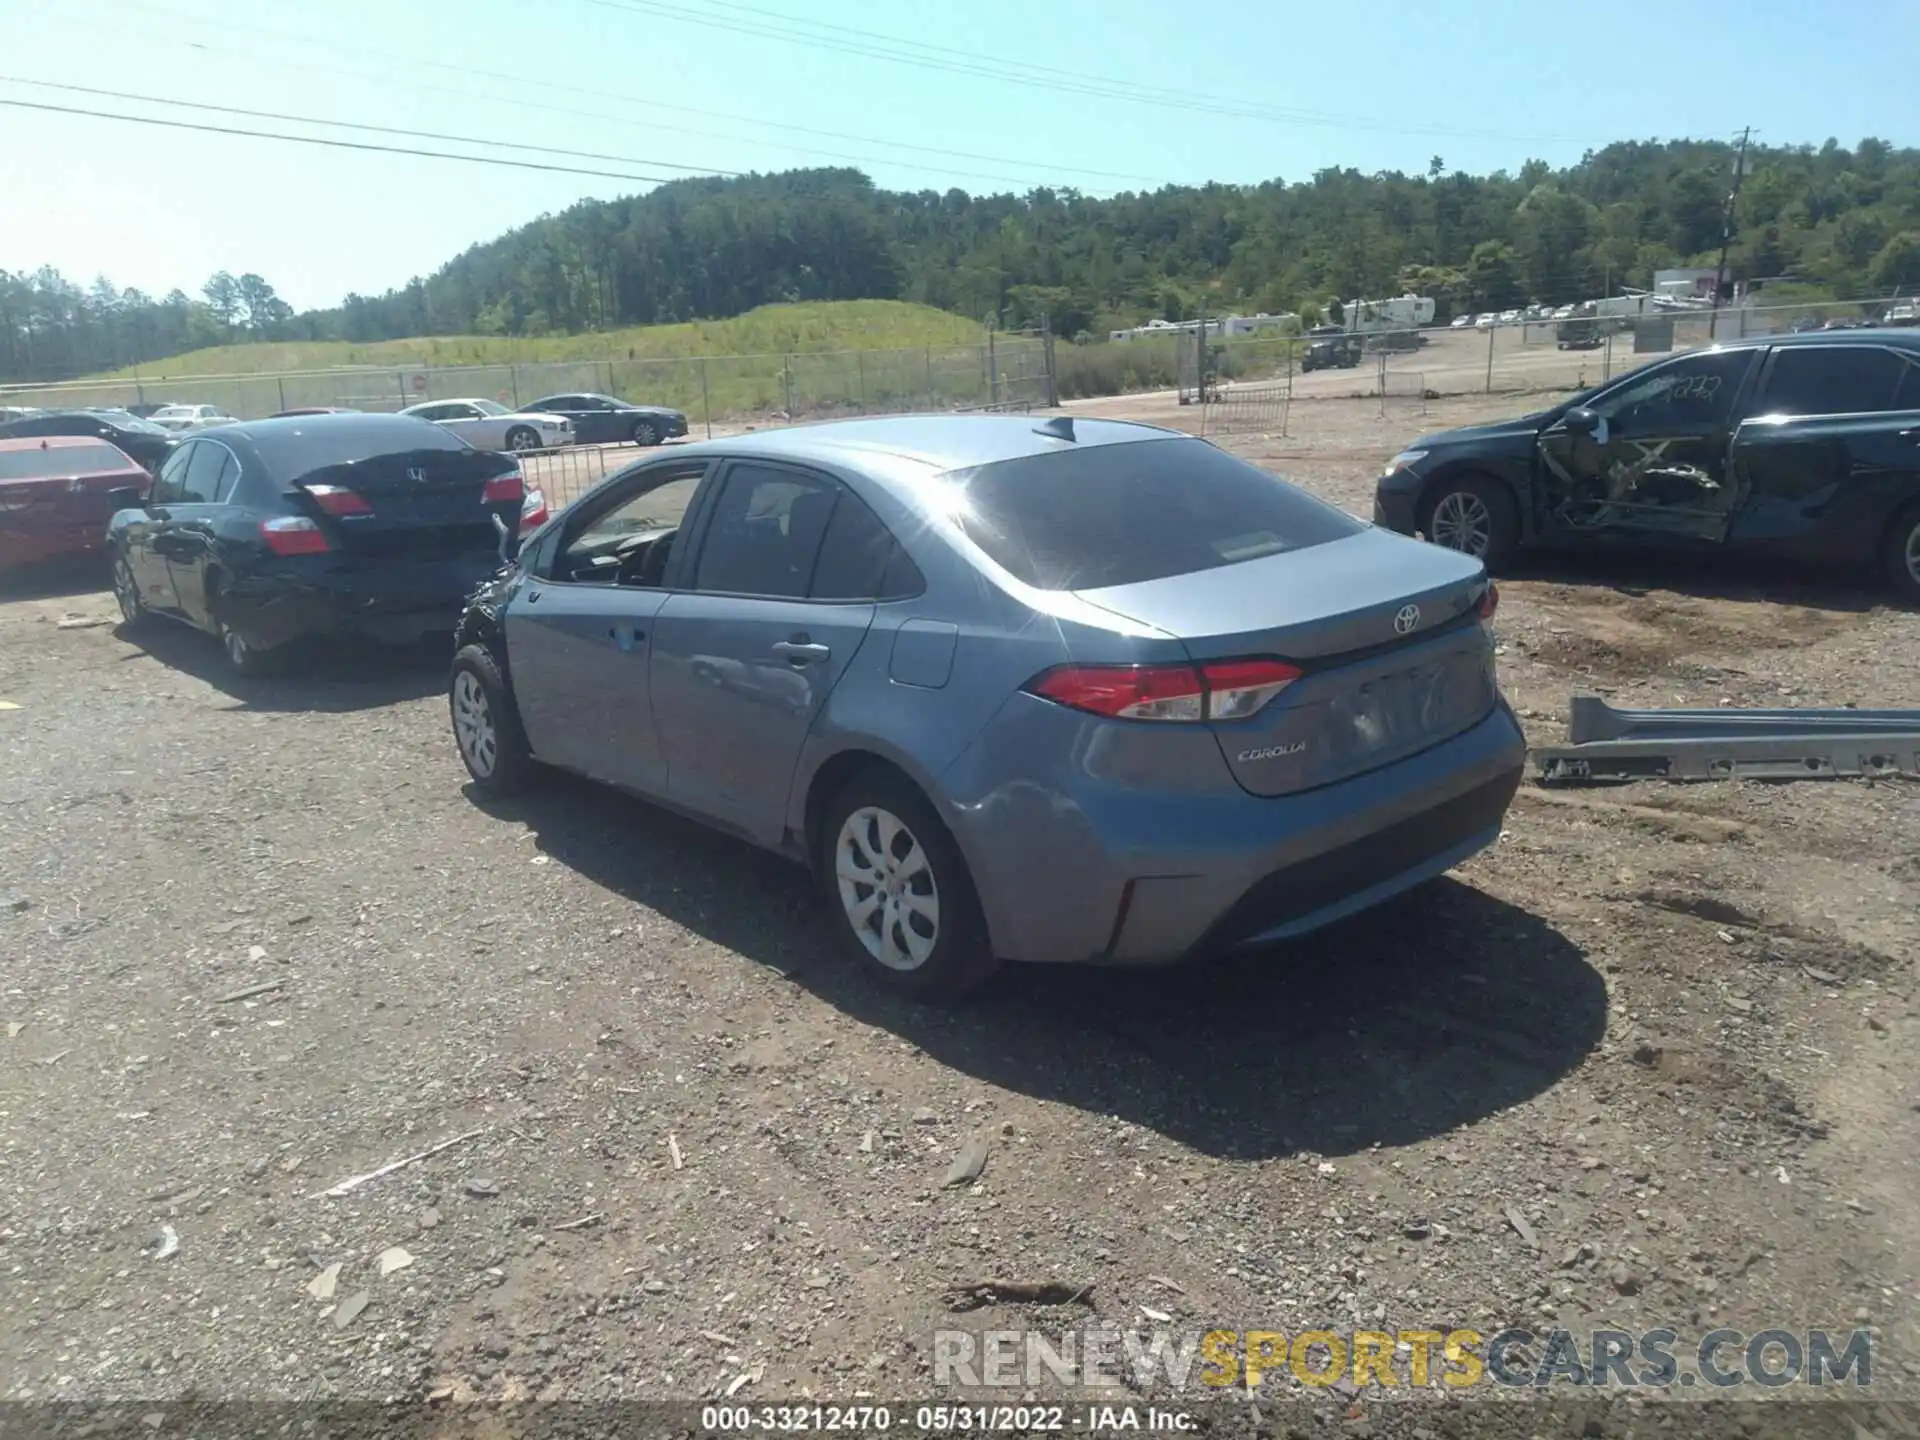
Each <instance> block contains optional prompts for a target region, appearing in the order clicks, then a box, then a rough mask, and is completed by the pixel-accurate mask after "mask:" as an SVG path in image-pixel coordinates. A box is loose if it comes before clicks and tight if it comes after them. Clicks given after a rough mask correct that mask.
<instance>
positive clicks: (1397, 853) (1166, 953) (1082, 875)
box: [949, 702, 1526, 965]
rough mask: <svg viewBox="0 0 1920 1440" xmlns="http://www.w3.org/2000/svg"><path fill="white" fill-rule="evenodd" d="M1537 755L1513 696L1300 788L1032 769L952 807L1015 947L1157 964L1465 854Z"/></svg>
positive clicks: (992, 910)
mask: <svg viewBox="0 0 1920 1440" xmlns="http://www.w3.org/2000/svg"><path fill="white" fill-rule="evenodd" d="M1525 759H1526V739H1525V737H1524V736H1523V735H1522V733H1521V731H1520V727H1519V724H1518V722H1517V721H1516V720H1515V719H1514V717H1513V714H1512V711H1511V710H1510V709H1509V708H1508V707H1507V706H1506V704H1505V703H1504V702H1502V703H1500V704H1498V705H1496V706H1495V708H1494V709H1493V710H1492V712H1490V713H1489V714H1488V715H1487V716H1486V717H1485V718H1484V719H1483V720H1481V721H1479V722H1478V723H1477V724H1475V725H1474V726H1472V727H1471V728H1470V729H1468V730H1466V731H1464V732H1462V733H1460V734H1458V735H1455V736H1453V737H1452V738H1450V739H1448V740H1445V741H1442V742H1441V743H1440V744H1438V745H1434V746H1432V747H1430V748H1428V749H1426V750H1424V751H1421V752H1420V753H1418V754H1416V755H1412V756H1408V757H1407V758H1405V759H1403V760H1399V761H1396V762H1394V763H1392V764H1389V765H1384V766H1382V767H1380V768H1379V769H1376V770H1371V771H1368V772H1366V773H1365V774H1361V775H1356V776H1353V777H1351V778H1350V779H1346V780H1342V781H1339V782H1336V783H1334V784H1330V785H1325V786H1321V787H1319V788H1317V789H1314V790H1309V791H1305V792H1302V793H1299V794H1294V795H1288V796H1281V797H1276V798H1271V799H1263V798H1260V797H1257V796H1254V795H1250V794H1247V793H1246V792H1245V791H1241V790H1239V789H1238V788H1237V787H1236V788H1234V789H1233V790H1232V791H1231V792H1228V791H1219V792H1213V793H1207V794H1202V795H1195V796H1192V797H1173V796H1167V795H1164V794H1152V793H1141V792H1127V791H1114V792H1109V793H1105V794H1099V795H1094V794H1089V793H1080V794H1077V795H1076V794H1063V793H1058V792H1054V791H1051V790H1050V789H1049V788H1048V787H1046V786H1045V785H1043V784H1040V783H1037V782H1036V781H1035V780H1034V779H1032V778H1031V777H1029V778H1027V779H1026V780H1025V781H1024V782H1016V783H1015V785H1014V786H1012V787H1008V788H1007V789H1005V790H1002V792H1001V793H1000V794H997V795H996V796H994V797H993V798H992V799H990V800H989V801H987V802H986V803H984V804H982V803H969V802H966V801H962V802H960V803H958V804H956V805H955V806H953V807H952V809H951V810H950V812H949V814H950V819H951V821H952V823H953V825H954V829H955V833H956V836H957V837H958V838H959V839H960V841H961V845H962V848H963V850H965V852H966V853H967V856H968V860H969V863H970V864H971V866H972V868H973V871H974V875H975V877H976V881H977V886H976V888H977V889H978V890H979V892H980V899H981V904H982V907H983V909H984V910H985V912H986V917H987V923H988V929H989V931H990V932H991V934H992V937H993V943H994V947H995V949H996V950H997V951H998V952H999V953H1000V954H1001V955H1002V956H1004V957H1005V958H1007V959H1012V960H1034V961H1068V962H1074V961H1078V962H1095V963H1104V964H1120V965H1158V964H1166V963H1169V962H1172V961H1176V960H1179V959H1181V958H1183V957H1184V956H1187V955H1189V954H1191V953H1193V952H1195V951H1197V950H1206V949H1213V948H1219V947H1226V946H1232V945H1237V944H1242V943H1247V942H1256V941H1267V940H1277V939H1283V938H1286V937H1288V936H1293V935H1299V934H1304V933H1306V932H1307V931H1310V930H1314V929H1317V928H1319V927H1320V926H1323V925H1327V924H1331V923H1333V922H1334V921H1336V920H1339V919H1342V918H1344V917H1345V916H1348V915H1351V914H1353V913H1355V912H1356V911H1359V910H1363V909H1366V908H1367V907H1369V906H1371V905H1375V904H1378V903H1379V902H1381V901H1383V900H1385V899H1388V898H1389V897H1391V896H1393V895H1395V894H1398V893H1399V892H1400V891H1402V890H1406V889H1409V888H1411V887H1412V886H1414V885H1417V884H1419V883H1420V882H1421V881H1423V880H1427V879H1430V878H1432V877H1433V876H1435V875H1438V874H1440V873H1442V872H1443V871H1445V870H1447V869H1449V868H1451V867H1452V866H1454V865H1457V864H1459V863H1460V862H1461V861H1462V860H1464V859H1466V858H1467V857H1468V856H1469V855H1472V854H1474V853H1475V852H1476V851H1478V850H1481V849H1484V848H1485V847H1486V846H1488V845H1490V844H1492V843H1493V841H1494V840H1496V839H1497V838H1498V837H1499V834H1500V827H1501V824H1502V822H1503V820H1504V818H1505V815H1506V811H1507V807H1508V805H1509V804H1510V803H1511V802H1512V799H1513V795H1514V792H1515V790H1516V789H1517V788H1518V786H1519V783H1520V779H1521V774H1522V769H1523V766H1524V762H1525Z"/></svg>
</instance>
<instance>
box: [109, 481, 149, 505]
mask: <svg viewBox="0 0 1920 1440" xmlns="http://www.w3.org/2000/svg"><path fill="white" fill-rule="evenodd" d="M107 503H108V504H110V505H112V506H113V508H114V509H116V510H138V509H139V508H140V507H141V506H142V505H144V504H146V503H147V492H146V491H145V490H144V489H142V488H141V487H140V486H138V485H120V486H116V487H115V488H114V489H112V490H109V491H107Z"/></svg>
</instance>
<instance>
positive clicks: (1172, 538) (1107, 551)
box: [949, 439, 1364, 590]
mask: <svg viewBox="0 0 1920 1440" xmlns="http://www.w3.org/2000/svg"><path fill="white" fill-rule="evenodd" d="M949 478H950V479H951V480H952V481H953V482H954V483H956V484H957V485H959V486H960V488H961V492H962V493H961V495H960V496H958V497H956V498H957V499H959V500H960V501H962V502H963V503H960V504H956V505H955V506H954V515H955V518H956V519H957V520H958V522H959V524H960V527H961V529H962V530H963V531H964V532H965V533H966V535H967V538H968V539H970V540H972V541H973V543H974V544H976V545H978V546H979V547H980V548H981V549H982V550H984V551H985V552H986V553H987V555H988V557H989V558H990V559H992V560H993V562H994V563H995V564H996V565H998V566H1000V567H1001V568H1002V569H1003V570H1005V571H1007V572H1008V573H1009V574H1010V575H1012V576H1013V577H1014V578H1015V579H1017V580H1019V581H1021V582H1023V583H1024V584H1027V585H1032V586H1034V587H1036V588H1037V589H1041V590H1098V589H1101V588H1103V587H1105V586H1109V585H1134V584H1138V583H1140V582H1141V581H1145V580H1160V579H1164V578H1166V577H1167V576H1169V575H1190V574H1193V573H1195V572H1196V571H1200V570H1212V569H1215V568H1217V567H1219V566H1222V565H1235V564H1238V563H1239V562H1241V561H1243V560H1257V559H1260V558H1261V557H1263V556H1266V555H1278V554H1281V553H1283V552H1285V551H1289V550H1303V549H1305V548H1306V547H1308V546H1309V545H1324V544H1325V543H1326V542H1328V541H1329V540H1339V539H1341V538H1343V537H1345V536H1348V535H1352V534H1355V533H1357V532H1358V531H1360V530H1361V529H1363V528H1364V527H1363V526H1362V524H1361V523H1360V522H1359V521H1358V520H1355V519H1354V518H1353V517H1352V516H1350V515H1348V514H1347V513H1346V512H1345V511H1342V510H1337V509H1335V508H1334V507H1333V506H1331V505H1328V504H1326V503H1324V502H1323V501H1320V500H1316V499H1314V498H1313V497H1312V496H1311V495H1308V494H1307V493H1306V492H1304V491H1302V490H1297V489H1295V488H1294V487H1293V486H1291V485H1289V484H1287V482H1286V481H1284V480H1281V479H1278V478H1276V477H1275V476H1272V475H1269V474H1268V473H1267V472H1266V471H1264V470H1261V469H1258V468H1256V467H1255V466H1252V465H1249V464H1247V463H1246V462H1245V461H1244V460H1237V459H1235V458H1234V457H1233V456H1231V455H1229V454H1227V453H1226V452H1225V451H1224V450H1221V449H1219V448H1217V447H1216V446H1213V445H1209V444H1207V443H1205V442H1204V441H1200V440H1183V439H1167V440H1145V441H1140V442H1137V443H1130V444H1121V445H1092V446H1088V447H1086V448H1085V449H1079V450H1062V451H1056V452H1054V453H1052V454H1048V455H1032V456H1024V457H1022V458H1021V459H1018V460H1002V461H999V462H998V463H996V464H992V465H983V466H981V467H980V468H979V469H977V470H972V471H957V472H955V473H954V474H953V475H952V476H951V477H949Z"/></svg>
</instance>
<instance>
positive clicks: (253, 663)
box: [207, 579, 283, 680]
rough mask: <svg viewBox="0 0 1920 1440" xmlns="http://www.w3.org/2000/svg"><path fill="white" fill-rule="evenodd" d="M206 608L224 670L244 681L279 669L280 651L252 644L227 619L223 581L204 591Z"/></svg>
mask: <svg viewBox="0 0 1920 1440" xmlns="http://www.w3.org/2000/svg"><path fill="white" fill-rule="evenodd" d="M207 608H208V609H209V610H210V611H212V612H213V633H214V637H215V638H216V639H218V640H219V642H220V653H221V655H222V656H224V657H225V659H226V662H227V669H229V670H231V671H232V672H233V673H234V674H235V675H239V676H242V677H243V678H245V679H248V680H258V679H259V678H261V677H262V676H265V675H272V674H274V673H275V672H276V671H277V670H278V669H279V668H280V661H281V659H282V658H283V656H282V653H281V651H279V650H277V649H274V650H267V649H263V648H261V647H260V646H258V645H256V644H254V643H253V641H252V640H251V639H249V638H248V637H247V635H246V634H245V632H244V631H241V630H238V629H236V628H235V627H234V626H233V624H232V622H231V621H230V620H229V618H228V616H227V592H226V584H225V582H224V581H221V580H217V579H216V580H215V581H214V582H213V584H211V585H210V586H209V587H208V590H207Z"/></svg>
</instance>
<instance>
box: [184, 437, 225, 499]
mask: <svg viewBox="0 0 1920 1440" xmlns="http://www.w3.org/2000/svg"><path fill="white" fill-rule="evenodd" d="M229 458H230V457H229V456H228V454H227V447H226V446H224V445H214V444H211V443H208V442H202V443H201V444H198V445H195V446H194V447H193V458H192V459H191V460H189V461H188V462H187V473H186V474H185V475H184V476H182V477H181V480H180V494H179V495H178V496H177V497H175V498H176V499H178V500H179V501H180V502H181V503H182V504H186V505H194V504H201V505H204V504H207V503H209V502H211V501H212V499H213V497H214V494H215V492H216V491H217V490H218V488H219V484H220V471H221V470H222V468H224V466H225V465H226V462H227V460H228V459H229Z"/></svg>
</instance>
